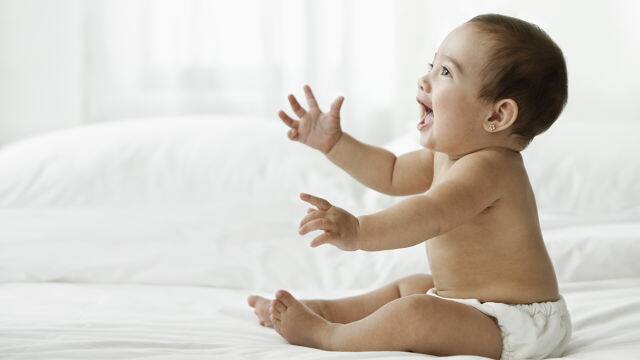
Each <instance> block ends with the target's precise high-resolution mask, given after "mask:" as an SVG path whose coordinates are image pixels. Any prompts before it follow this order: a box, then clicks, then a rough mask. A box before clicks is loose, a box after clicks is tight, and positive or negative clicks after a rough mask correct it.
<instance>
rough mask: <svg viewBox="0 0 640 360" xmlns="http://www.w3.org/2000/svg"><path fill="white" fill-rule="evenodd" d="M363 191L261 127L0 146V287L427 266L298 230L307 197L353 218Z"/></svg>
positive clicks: (353, 284) (339, 277) (62, 136)
mask: <svg viewBox="0 0 640 360" xmlns="http://www.w3.org/2000/svg"><path fill="white" fill-rule="evenodd" d="M358 186H359V185H358V184H357V183H356V182H355V181H354V180H352V179H350V178H349V177H348V175H347V174H346V173H344V172H343V171H342V170H340V169H338V168H336V167H335V166H334V165H333V164H331V163H330V162H329V161H328V160H327V159H325V158H324V156H322V155H321V154H319V153H317V152H315V151H313V150H310V149H309V148H307V147H305V146H303V145H301V144H299V143H295V142H291V141H289V140H288V139H287V138H286V127H285V126H284V125H282V124H280V123H276V122H268V121H265V120H264V119H253V118H242V119H238V118H226V117H218V118H203V117H194V118H179V119H146V120H136V121H127V122H125V121H122V122H114V123H104V124H96V125H92V126H87V127H81V128H77V129H70V130H64V131H59V132H55V133H51V134H47V135H43V136H40V137H36V138H32V139H27V140H24V141H21V142H19V143H14V144H10V145H8V146H6V147H4V148H2V149H1V150H0V249H1V251H0V282H11V281H69V282H124V283H150V284H185V285H211V286H222V287H238V288H250V289H264V290H273V289H274V288H276V287H282V286H292V287H296V288H301V289H302V288H309V289H312V288H316V289H318V288H325V289H330V288H362V287H367V286H375V285H382V284H383V283H384V282H385V281H391V280H392V279H394V278H397V277H400V276H402V275H406V274H408V273H413V272H418V271H423V272H424V271H426V262H425V255H424V249H421V248H418V247H416V248H413V249H406V250H403V251H398V252H394V253H389V252H386V253H375V254H369V253H363V252H358V253H347V252H342V251H340V250H338V249H335V248H331V247H328V246H325V247H321V248H319V249H312V248H310V247H309V242H310V240H311V239H313V238H314V237H315V236H317V235H319V233H318V232H314V233H310V234H308V235H306V236H304V237H301V236H300V235H298V233H297V228H298V222H299V221H300V219H301V218H302V217H303V216H304V215H306V209H307V208H308V207H309V205H307V204H306V203H303V202H302V201H301V200H300V199H299V198H298V193H299V192H301V191H306V192H310V193H315V194H317V195H319V196H323V197H325V198H327V199H328V200H330V201H332V202H333V203H334V204H336V205H338V206H340V207H343V208H345V209H347V210H349V211H351V212H353V213H354V214H356V215H358V214H359V213H360V211H359V207H360V206H359V205H360V201H359V200H360V199H359V198H358V197H357V195H354V194H353V190H354V188H355V187H358ZM409 254H413V257H411V256H410V255H409ZM400 258H402V260H400ZM410 258H412V259H413V261H411V260H409V261H408V259H410ZM389 259H397V260H395V261H389Z"/></svg>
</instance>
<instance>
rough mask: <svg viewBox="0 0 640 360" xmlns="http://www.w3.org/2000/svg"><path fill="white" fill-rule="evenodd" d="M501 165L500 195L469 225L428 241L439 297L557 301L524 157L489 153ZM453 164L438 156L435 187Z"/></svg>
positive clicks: (501, 152) (554, 280)
mask: <svg viewBox="0 0 640 360" xmlns="http://www.w3.org/2000/svg"><path fill="white" fill-rule="evenodd" d="M481 151H483V152H485V153H484V154H483V155H484V156H485V157H486V156H489V157H491V158H492V160H493V161H495V162H497V163H499V164H500V166H498V167H497V168H498V169H499V171H500V172H501V174H500V176H498V178H499V179H500V180H499V183H496V184H495V186H497V187H500V189H501V193H502V196H501V197H500V199H498V200H497V201H495V202H494V203H493V204H492V205H491V206H490V207H488V208H486V209H485V210H484V211H482V212H481V213H480V214H478V215H477V216H475V217H474V218H473V219H471V220H470V221H468V222H466V223H464V224H462V225H460V226H458V227H456V228H454V229H452V230H450V231H448V232H446V233H444V234H441V235H439V236H437V237H434V238H432V239H430V240H428V241H427V242H426V249H427V256H428V258H429V263H430V266H431V272H432V275H433V280H434V285H435V288H436V290H437V292H438V295H440V296H444V297H452V298H475V299H479V300H480V301H482V302H486V301H491V302H501V303H508V304H526V303H533V302H544V301H556V300H558V298H559V292H558V284H557V280H556V276H555V272H554V269H553V265H552V263H551V260H550V258H549V255H548V253H547V250H546V248H545V245H544V242H543V239H542V234H541V231H540V224H539V220H538V211H537V208H536V203H535V199H534V195H533V191H532V189H531V184H530V183H529V179H528V176H527V172H526V170H525V168H524V164H523V161H522V157H521V155H520V153H518V152H513V151H504V150H501V149H485V150H481ZM452 165H453V162H452V161H451V160H449V158H448V156H447V155H446V154H442V153H436V154H435V159H434V178H433V184H432V187H433V186H434V185H436V184H438V181H439V180H440V179H442V178H443V176H444V174H446V172H447V171H448V169H449V168H450V167H451V166H452Z"/></svg>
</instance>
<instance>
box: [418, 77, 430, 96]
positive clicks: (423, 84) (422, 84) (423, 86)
mask: <svg viewBox="0 0 640 360" xmlns="http://www.w3.org/2000/svg"><path fill="white" fill-rule="evenodd" d="M418 89H420V90H422V91H424V92H428V91H430V90H431V87H430V86H429V82H428V81H426V79H425V78H424V76H422V77H420V78H419V79H418Z"/></svg>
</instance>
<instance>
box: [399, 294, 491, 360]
mask: <svg viewBox="0 0 640 360" xmlns="http://www.w3.org/2000/svg"><path fill="white" fill-rule="evenodd" d="M395 302H398V304H397V305H398V306H397V310H396V311H397V312H396V316H397V318H398V320H400V321H397V322H396V324H397V326H398V327H402V329H397V330H399V331H401V332H402V333H404V336H403V338H404V339H406V340H405V341H407V344H406V348H407V349H408V350H409V351H413V352H420V353H424V354H431V355H439V356H451V355H478V356H485V357H490V358H494V359H499V358H500V355H501V353H502V336H501V333H500V328H499V327H498V326H497V325H496V323H495V322H494V321H493V320H491V318H490V317H489V316H487V315H485V314H483V313H482V312H480V311H479V310H477V309H475V308H473V307H471V306H468V305H464V304H460V303H456V302H453V301H448V300H442V299H438V298H436V297H433V296H429V295H421V294H420V295H409V296H407V297H404V298H400V299H398V300H396V301H395ZM392 303H393V302H392ZM392 303H390V304H389V305H392Z"/></svg>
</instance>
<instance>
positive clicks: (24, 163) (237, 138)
mask: <svg viewBox="0 0 640 360" xmlns="http://www.w3.org/2000/svg"><path fill="white" fill-rule="evenodd" d="M286 131H287V128H286V126H285V125H284V124H282V123H278V122H276V121H275V120H273V119H263V118H247V117H222V116H220V117H182V118H165V119H141V120H135V121H116V122H108V123H100V124H95V125H91V126H84V127H78V128H73V129H68V130H63V131H58V132H54V133H50V134H46V135H42V136H38V137H35V138H31V139H27V140H24V141H20V142H17V143H13V144H9V145H7V146H5V147H3V148H0V207H52V206H53V207H57V206H168V205H177V206H203V205H211V204H216V203H217V202H219V201H220V200H223V199H227V200H234V201H242V202H244V203H245V204H246V206H250V204H251V202H252V201H254V199H260V198H264V197H268V198H270V199H272V200H273V201H274V203H276V204H277V203H279V202H282V201H299V200H298V193H299V192H310V193H315V194H318V195H320V196H325V197H327V198H329V199H332V200H335V201H338V202H339V203H340V204H343V205H344V206H355V204H356V203H357V201H356V200H355V199H354V196H353V192H354V189H355V184H354V182H353V181H351V179H350V178H349V177H348V175H346V173H344V172H343V171H342V170H340V169H337V168H336V167H335V166H334V165H333V164H331V163H330V162H329V161H328V160H327V159H325V157H324V155H322V154H320V153H319V152H318V151H315V150H312V149H311V148H309V147H306V146H305V145H302V144H300V143H297V142H292V141H290V140H289V139H288V138H287V136H286Z"/></svg>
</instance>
